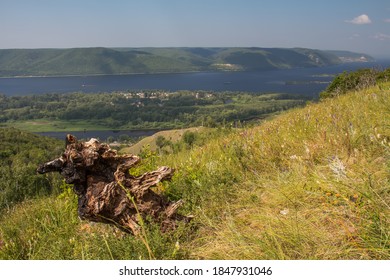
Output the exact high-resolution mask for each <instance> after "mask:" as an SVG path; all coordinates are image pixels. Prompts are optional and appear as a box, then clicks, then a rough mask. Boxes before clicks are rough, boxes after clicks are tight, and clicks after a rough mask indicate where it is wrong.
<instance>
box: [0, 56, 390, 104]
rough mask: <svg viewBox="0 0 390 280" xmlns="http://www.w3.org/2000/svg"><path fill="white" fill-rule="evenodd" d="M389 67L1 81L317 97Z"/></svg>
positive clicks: (7, 89) (26, 86)
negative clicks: (341, 81)
mask: <svg viewBox="0 0 390 280" xmlns="http://www.w3.org/2000/svg"><path fill="white" fill-rule="evenodd" d="M368 67H378V68H387V67H390V60H388V61H384V60H383V61H377V62H372V63H371V62H370V63H348V64H341V65H336V66H329V67H320V68H297V69H288V70H272V71H257V72H195V73H174V74H129V75H97V76H65V77H18V78H0V94H5V95H7V96H11V95H30V94H44V93H66V92H86V93H96V92H113V91H126V90H145V89H162V90H167V91H176V90H211V91H249V92H282V93H291V94H304V95H309V96H313V97H316V96H318V94H319V92H321V91H322V90H324V89H325V88H326V86H327V85H328V83H329V82H330V81H331V80H332V79H333V76H332V75H335V74H338V73H341V72H343V71H352V70H356V69H359V68H368Z"/></svg>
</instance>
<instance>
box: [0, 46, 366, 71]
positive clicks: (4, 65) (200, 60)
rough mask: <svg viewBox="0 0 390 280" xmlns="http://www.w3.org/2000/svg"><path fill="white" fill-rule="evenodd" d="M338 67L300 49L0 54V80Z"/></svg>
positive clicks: (326, 56)
mask: <svg viewBox="0 0 390 280" xmlns="http://www.w3.org/2000/svg"><path fill="white" fill-rule="evenodd" d="M342 54H343V56H345V55H346V54H345V52H343V53H342ZM349 54H350V56H351V57H353V58H356V57H360V56H361V54H354V53H349ZM365 56H366V57H367V59H368V60H372V58H371V57H369V56H368V55H365ZM353 58H352V60H353ZM338 63H341V60H340V58H339V57H338V55H337V53H334V52H328V51H321V50H312V49H299V48H295V49H281V48H116V49H109V48H74V49H5V50H0V77H8V76H53V75H97V74H123V73H161V72H164V73H172V72H190V71H214V70H224V71H237V70H269V69H286V68H294V67H317V66H325V65H333V64H338Z"/></svg>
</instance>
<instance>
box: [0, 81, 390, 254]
mask: <svg viewBox="0 0 390 280" xmlns="http://www.w3.org/2000/svg"><path fill="white" fill-rule="evenodd" d="M389 108H390V84H389V83H388V84H382V85H380V87H371V88H369V89H365V90H362V91H357V92H349V93H348V94H346V95H343V96H340V97H337V98H333V99H327V100H324V101H321V102H319V103H318V104H310V105H307V106H306V107H305V108H301V109H293V110H289V111H288V112H285V113H283V114H281V115H280V116H276V117H273V119H272V120H267V121H265V122H263V123H262V124H260V125H258V126H256V127H253V128H246V129H226V130H225V133H224V134H222V133H220V134H216V135H219V136H215V137H213V138H212V139H209V141H207V142H206V143H204V144H203V145H202V146H200V147H194V148H193V149H184V150H182V151H181V152H179V153H177V154H172V155H164V156H159V155H157V154H153V153H150V154H149V156H148V158H146V159H144V161H143V166H141V167H140V168H141V169H144V170H152V169H153V168H155V167H157V166H161V165H168V166H171V167H173V168H175V169H176V173H175V176H174V177H173V180H172V181H171V182H169V183H164V184H161V185H159V186H158V187H157V191H160V192H164V193H165V194H166V195H167V196H168V197H169V198H170V199H172V200H176V199H179V198H182V199H184V201H185V204H184V206H183V207H182V209H181V210H180V211H181V213H183V214H192V215H194V219H193V221H192V222H191V224H189V225H187V226H182V227H181V228H180V229H179V230H177V231H175V232H174V233H168V234H163V233H160V232H159V230H158V225H155V224H146V225H145V227H146V228H145V232H146V235H147V238H146V239H145V240H147V241H148V246H145V243H144V242H143V241H142V240H141V239H139V238H135V237H133V236H128V235H123V234H121V233H119V232H117V231H116V230H115V229H113V228H112V227H110V226H106V225H101V224H92V223H87V222H82V221H79V220H78V218H77V216H76V215H77V214H76V205H75V203H76V201H75V198H74V197H72V196H71V195H67V196H64V197H50V198H42V199H37V200H31V201H29V202H24V203H23V204H20V205H19V206H17V207H15V208H13V209H11V210H9V212H7V213H3V217H2V218H1V221H0V258H3V259H112V258H113V259H149V258H151V256H152V258H156V259H324V260H328V259H383V260H388V259H389V258H390V183H389V179H390V176H389V174H390V110H389ZM221 135H222V136H221ZM147 247H150V250H151V252H152V254H150V253H149V252H148V249H147Z"/></svg>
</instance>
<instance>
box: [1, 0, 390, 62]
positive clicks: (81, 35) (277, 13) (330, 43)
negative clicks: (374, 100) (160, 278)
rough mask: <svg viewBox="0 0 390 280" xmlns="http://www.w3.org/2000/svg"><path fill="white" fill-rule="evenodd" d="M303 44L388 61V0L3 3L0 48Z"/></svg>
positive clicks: (33, 0) (61, 0)
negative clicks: (354, 52) (360, 53)
mask: <svg viewBox="0 0 390 280" xmlns="http://www.w3.org/2000/svg"><path fill="white" fill-rule="evenodd" d="M75 47H282V48H292V47H304V48H314V49H322V50H349V51H356V52H363V53H367V54H370V55H373V56H375V57H377V58H379V57H389V58H390V1H389V0H351V1H349V0H319V1H316V0H94V1H92V0H0V49H9V48H75Z"/></svg>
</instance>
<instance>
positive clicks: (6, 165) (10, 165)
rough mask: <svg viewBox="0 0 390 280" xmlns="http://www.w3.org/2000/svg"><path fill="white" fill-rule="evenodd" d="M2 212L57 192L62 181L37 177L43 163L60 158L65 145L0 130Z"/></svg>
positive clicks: (18, 132)
mask: <svg viewBox="0 0 390 280" xmlns="http://www.w3.org/2000/svg"><path fill="white" fill-rule="evenodd" d="M0 143H1V150H0V177H1V180H0V211H1V210H4V209H6V208H9V207H11V206H12V205H14V204H15V203H17V202H20V201H23V200H24V199H26V198H31V197H35V196H42V195H48V194H51V193H52V192H55V191H56V186H57V187H58V185H59V180H60V178H59V177H58V176H55V175H48V176H36V169H37V167H38V165H39V164H40V163H43V162H46V161H47V160H49V159H51V158H54V157H55V156H58V155H59V154H61V151H62V149H63V142H61V141H58V140H55V139H52V138H47V137H41V136H37V135H34V134H31V133H28V132H24V131H20V130H17V129H13V128H0Z"/></svg>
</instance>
